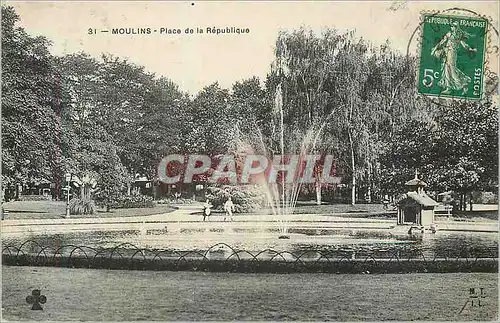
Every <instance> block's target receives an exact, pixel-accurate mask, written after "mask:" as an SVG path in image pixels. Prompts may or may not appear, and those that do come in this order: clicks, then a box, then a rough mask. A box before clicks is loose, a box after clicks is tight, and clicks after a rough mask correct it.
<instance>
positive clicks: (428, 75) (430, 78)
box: [422, 68, 439, 87]
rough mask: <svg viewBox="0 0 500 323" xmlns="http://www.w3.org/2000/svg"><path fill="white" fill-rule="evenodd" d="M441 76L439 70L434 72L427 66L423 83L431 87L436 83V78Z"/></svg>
mask: <svg viewBox="0 0 500 323" xmlns="http://www.w3.org/2000/svg"><path fill="white" fill-rule="evenodd" d="M437 78H439V72H434V70H432V69H430V68H426V69H425V70H424V77H423V78H422V84H423V85H424V86H425V87H431V86H432V84H433V83H434V79H437Z"/></svg>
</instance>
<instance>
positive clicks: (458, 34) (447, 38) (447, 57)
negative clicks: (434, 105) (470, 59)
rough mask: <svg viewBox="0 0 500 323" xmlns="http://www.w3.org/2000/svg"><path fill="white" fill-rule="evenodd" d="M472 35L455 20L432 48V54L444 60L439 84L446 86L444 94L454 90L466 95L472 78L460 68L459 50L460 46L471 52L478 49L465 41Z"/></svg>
mask: <svg viewBox="0 0 500 323" xmlns="http://www.w3.org/2000/svg"><path fill="white" fill-rule="evenodd" d="M470 36H472V35H471V34H469V33H467V32H465V31H463V30H462V29H461V28H460V27H459V25H458V22H457V21H455V22H453V23H452V24H451V27H450V31H449V32H447V33H446V35H444V37H443V38H442V39H441V40H440V41H439V43H438V44H437V45H436V46H434V48H432V51H431V55H432V56H434V57H436V58H439V59H441V60H442V65H441V79H440V80H439V83H438V85H439V86H440V87H442V88H444V91H443V92H442V93H443V94H450V93H451V91H452V90H456V91H462V94H464V95H465V94H466V93H467V90H468V88H467V85H468V84H469V83H470V81H471V78H470V77H469V76H467V75H465V73H464V72H462V71H461V70H459V69H458V67H457V52H458V49H459V46H462V47H463V48H464V49H466V50H468V51H471V52H476V51H477V49H476V48H471V47H470V46H469V45H468V44H467V43H466V42H465V40H466V39H467V38H468V37H470Z"/></svg>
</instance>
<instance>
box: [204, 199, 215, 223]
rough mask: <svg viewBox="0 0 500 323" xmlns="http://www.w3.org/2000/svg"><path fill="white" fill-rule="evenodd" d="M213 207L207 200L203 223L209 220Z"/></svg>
mask: <svg viewBox="0 0 500 323" xmlns="http://www.w3.org/2000/svg"><path fill="white" fill-rule="evenodd" d="M212 207H213V205H212V203H210V201H209V200H208V199H207V201H206V202H205V204H203V221H205V219H206V218H208V217H209V216H210V214H211V213H212Z"/></svg>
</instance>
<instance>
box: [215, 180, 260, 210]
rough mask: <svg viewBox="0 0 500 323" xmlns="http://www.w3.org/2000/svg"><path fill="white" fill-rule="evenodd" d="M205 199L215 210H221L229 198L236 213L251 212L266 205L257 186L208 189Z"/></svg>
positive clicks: (229, 186) (225, 186) (228, 186)
mask: <svg viewBox="0 0 500 323" xmlns="http://www.w3.org/2000/svg"><path fill="white" fill-rule="evenodd" d="M206 197H207V198H208V199H209V200H210V202H211V203H212V205H213V206H214V209H215V210H223V209H224V203H226V201H227V199H228V198H229V197H231V199H232V200H233V203H234V208H235V212H236V213H246V212H253V211H256V210H260V209H262V208H263V207H264V206H265V205H266V197H265V195H264V193H263V192H262V190H260V189H259V187H258V186H253V185H245V186H231V185H224V186H222V187H218V186H215V187H208V188H207V193H206Z"/></svg>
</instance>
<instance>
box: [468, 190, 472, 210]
mask: <svg viewBox="0 0 500 323" xmlns="http://www.w3.org/2000/svg"><path fill="white" fill-rule="evenodd" d="M469 211H471V212H472V192H470V193H469Z"/></svg>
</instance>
